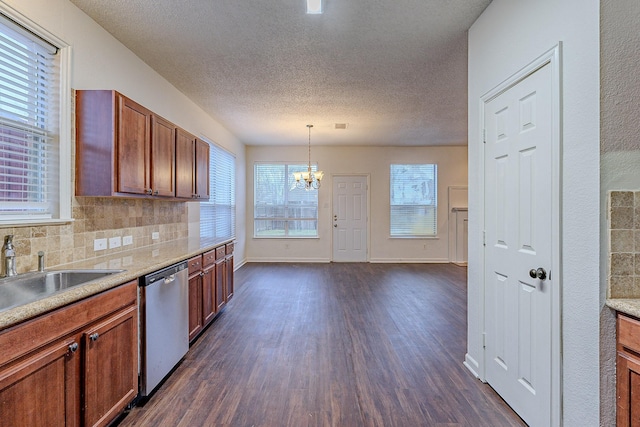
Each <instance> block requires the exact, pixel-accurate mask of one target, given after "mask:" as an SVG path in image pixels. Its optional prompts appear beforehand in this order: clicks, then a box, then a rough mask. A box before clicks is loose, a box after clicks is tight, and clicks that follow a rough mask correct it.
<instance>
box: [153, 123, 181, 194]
mask: <svg viewBox="0 0 640 427" xmlns="http://www.w3.org/2000/svg"><path fill="white" fill-rule="evenodd" d="M175 140H176V128H175V126H174V125H173V124H172V123H171V122H168V121H167V120H165V119H163V118H162V117H158V116H156V115H152V116H151V189H152V190H153V195H154V196H168V197H173V196H175V193H176V192H175V182H176V179H175V173H176V143H175Z"/></svg>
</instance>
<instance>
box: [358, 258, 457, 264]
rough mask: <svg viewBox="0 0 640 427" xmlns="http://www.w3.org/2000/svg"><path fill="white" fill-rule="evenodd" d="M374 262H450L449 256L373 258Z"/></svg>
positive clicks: (371, 261)
mask: <svg viewBox="0 0 640 427" xmlns="http://www.w3.org/2000/svg"><path fill="white" fill-rule="evenodd" d="M369 262H370V263H373V264H448V263H449V259H448V258H431V259H425V258H418V259H416V258H371V259H370V260H369Z"/></svg>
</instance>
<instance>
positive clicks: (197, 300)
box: [189, 273, 202, 341]
mask: <svg viewBox="0 0 640 427" xmlns="http://www.w3.org/2000/svg"><path fill="white" fill-rule="evenodd" d="M201 330H202V276H201V275H200V274H199V273H198V274H196V275H195V276H193V277H191V278H190V279H189V341H192V340H193V339H194V338H195V337H196V336H197V335H198V333H199V332H200V331H201Z"/></svg>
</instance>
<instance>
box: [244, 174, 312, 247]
mask: <svg viewBox="0 0 640 427" xmlns="http://www.w3.org/2000/svg"><path fill="white" fill-rule="evenodd" d="M307 168H308V166H307V165H288V164H273V163H270V164H267V163H256V164H255V166H254V207H253V235H254V237H318V191H317V190H309V191H307V190H304V189H300V188H297V187H296V185H295V183H296V181H295V179H294V177H293V173H294V172H306V171H307ZM311 169H312V170H313V171H316V170H317V165H313V166H312V168H311Z"/></svg>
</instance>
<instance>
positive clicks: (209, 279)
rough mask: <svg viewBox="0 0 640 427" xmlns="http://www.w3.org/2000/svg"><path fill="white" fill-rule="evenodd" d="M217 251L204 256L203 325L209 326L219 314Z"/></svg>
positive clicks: (206, 253)
mask: <svg viewBox="0 0 640 427" xmlns="http://www.w3.org/2000/svg"><path fill="white" fill-rule="evenodd" d="M215 259H216V257H215V251H209V252H205V253H204V254H202V260H203V261H202V325H203V327H204V326H207V325H208V324H209V323H211V321H212V320H213V318H214V317H215V316H216V313H217V312H218V310H217V307H216V286H215Z"/></svg>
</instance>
